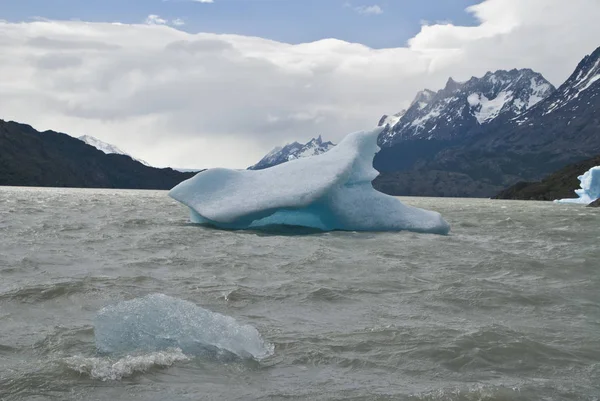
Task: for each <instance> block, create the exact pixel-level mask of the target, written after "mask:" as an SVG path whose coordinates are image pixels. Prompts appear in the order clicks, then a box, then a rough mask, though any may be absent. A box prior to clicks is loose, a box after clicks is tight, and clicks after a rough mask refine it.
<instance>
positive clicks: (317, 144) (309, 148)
mask: <svg viewBox="0 0 600 401" xmlns="http://www.w3.org/2000/svg"><path fill="white" fill-rule="evenodd" d="M334 146H335V144H333V143H332V142H323V138H321V135H319V136H318V137H317V138H313V139H311V140H310V141H308V142H307V143H305V144H304V145H302V144H300V143H298V142H293V143H290V144H287V145H285V146H284V147H277V148H275V149H273V150H272V151H270V152H269V153H268V154H267V155H266V156H265V157H263V158H262V159H261V160H260V161H259V162H258V163H256V164H255V165H254V166H250V167H248V170H262V169H265V168H268V167H273V166H276V165H278V164H281V163H285V162H288V161H290V160H294V159H300V158H303V157H309V156H316V155H320V154H321V153H325V152H327V151H328V150H330V149H331V148H333V147H334Z"/></svg>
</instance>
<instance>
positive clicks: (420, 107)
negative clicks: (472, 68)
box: [380, 69, 556, 146]
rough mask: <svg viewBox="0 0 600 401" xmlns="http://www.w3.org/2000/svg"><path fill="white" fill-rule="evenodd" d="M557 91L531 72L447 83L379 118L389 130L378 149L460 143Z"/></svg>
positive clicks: (500, 71)
mask: <svg viewBox="0 0 600 401" xmlns="http://www.w3.org/2000/svg"><path fill="white" fill-rule="evenodd" d="M555 90H556V89H555V88H554V86H552V84H551V83H550V82H548V81H547V80H546V79H545V78H544V77H543V76H542V75H541V74H539V73H537V72H534V71H532V70H530V69H521V70H517V69H513V70H510V71H504V70H498V71H496V72H494V73H492V72H488V73H487V74H485V76H483V77H482V78H476V77H472V78H471V79H469V80H468V81H466V82H462V83H461V82H456V81H454V80H453V79H452V78H450V79H449V80H448V82H447V84H446V86H445V88H444V89H441V90H439V91H438V92H433V91H431V90H428V89H426V90H424V91H421V92H419V93H418V94H417V96H416V97H415V99H414V100H413V102H412V103H411V105H410V107H409V108H408V110H406V112H401V113H399V114H397V115H396V118H395V119H394V118H389V117H387V116H384V118H382V119H381V121H380V125H385V124H388V125H389V129H388V130H387V131H386V132H384V134H383V135H382V137H381V138H380V144H381V146H392V145H394V144H396V143H398V142H400V141H403V140H413V139H439V140H455V139H464V138H466V137H468V136H470V135H473V134H475V133H477V132H480V131H481V130H482V127H483V126H485V125H486V124H489V123H490V122H492V121H493V120H496V119H498V118H499V117H502V118H506V119H509V118H513V117H515V116H517V115H519V114H521V113H523V112H525V111H526V110H528V109H530V108H532V107H533V106H534V105H536V104H537V103H538V102H540V101H541V100H543V99H545V98H547V97H548V96H550V95H551V94H552V93H553V92H554V91H555Z"/></svg>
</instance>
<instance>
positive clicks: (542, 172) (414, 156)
mask: <svg viewBox="0 0 600 401" xmlns="http://www.w3.org/2000/svg"><path fill="white" fill-rule="evenodd" d="M599 94H600V48H598V49H596V50H595V51H594V52H593V53H592V54H590V55H588V56H586V57H585V58H583V60H581V62H580V63H579V65H577V67H576V69H575V71H574V72H573V73H572V74H571V76H570V77H569V78H568V79H567V80H566V81H565V82H564V83H563V84H562V85H560V87H559V88H555V87H554V86H553V85H552V84H551V83H550V82H548V81H547V80H546V79H545V78H544V77H543V76H542V75H541V74H540V73H538V72H535V71H532V70H531V69H513V70H510V71H505V70H498V71H495V72H488V73H486V74H485V75H484V76H483V77H481V78H477V77H472V78H471V79H469V80H467V81H466V82H457V81H455V80H453V79H452V78H450V79H449V80H448V82H447V83H446V85H445V87H444V88H443V89H441V90H439V91H437V92H436V91H432V90H429V89H425V90H423V91H421V92H419V93H417V95H416V96H415V98H414V100H413V101H412V103H411V104H410V106H409V107H408V109H406V110H401V111H400V112H398V113H396V114H394V115H392V116H388V115H383V117H381V119H380V120H379V123H378V125H379V126H382V127H385V128H384V131H383V132H382V134H381V135H380V137H379V145H380V147H381V150H380V152H379V153H377V155H376V156H375V159H374V161H373V165H374V167H375V168H376V169H377V170H378V171H379V172H380V176H379V177H378V178H377V179H376V180H375V181H374V182H373V185H374V186H375V188H377V189H378V190H380V191H382V192H385V193H388V194H391V195H413V196H458V197H461V196H464V197H491V196H494V195H496V194H497V193H499V192H500V191H501V190H503V189H505V188H507V187H509V186H511V185H513V184H515V183H517V182H521V181H538V180H540V179H542V178H543V177H545V176H546V175H548V174H550V173H552V172H554V171H556V170H558V169H560V168H562V167H564V166H566V165H568V164H570V163H574V162H578V161H581V160H584V159H587V158H591V157H593V156H596V155H598V154H600V96H599ZM295 145H296V146H300V145H299V144H297V143H295ZM288 146H290V145H288ZM284 149H285V148H284ZM325 151H326V149H325ZM278 152H280V150H278V149H275V150H274V151H273V152H271V153H270V154H269V155H267V156H266V157H265V159H263V160H261V162H259V165H261V166H263V167H262V168H265V167H268V166H270V165H275V164H279V163H281V162H285V161H287V160H286V152H282V153H281V154H280V153H278ZM280 156H281V157H280ZM271 159H277V163H274V164H272V163H265V162H263V161H264V160H271ZM253 167H254V166H253Z"/></svg>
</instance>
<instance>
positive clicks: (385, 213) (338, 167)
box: [169, 127, 450, 234]
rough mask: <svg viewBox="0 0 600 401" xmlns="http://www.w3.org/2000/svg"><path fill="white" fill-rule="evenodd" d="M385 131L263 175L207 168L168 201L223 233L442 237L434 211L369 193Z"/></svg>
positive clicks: (443, 226) (443, 225)
mask: <svg viewBox="0 0 600 401" xmlns="http://www.w3.org/2000/svg"><path fill="white" fill-rule="evenodd" d="M383 129H384V128H382V127H380V128H376V129H374V130H372V131H361V132H355V133H353V134H349V135H348V136H346V138H344V140H343V141H341V142H340V144H339V145H337V146H336V147H335V148H333V149H331V150H330V151H329V152H327V153H324V154H321V155H318V156H313V157H309V158H304V159H298V160H292V161H290V162H287V163H284V164H280V165H278V166H275V167H271V168H268V169H265V170H260V171H237V170H228V169H223V168H215V169H210V170H206V171H204V172H201V173H199V174H197V175H196V176H194V177H192V178H190V179H189V180H186V181H184V182H182V183H181V184H179V185H177V186H176V187H175V188H173V189H172V190H171V191H170V192H169V195H170V196H171V197H172V198H174V199H176V200H178V201H179V202H181V203H183V204H184V205H186V206H188V207H189V208H190V209H191V215H192V221H193V222H195V223H201V224H210V225H214V226H217V227H220V228H227V229H247V228H260V227H266V226H278V225H289V226H303V227H309V228H314V229H319V230H324V231H329V230H352V231H399V230H410V231H416V232H424V233H436V234H447V233H448V232H449V231H450V226H449V225H448V223H447V222H446V221H445V220H444V219H443V218H442V216H441V215H440V214H439V213H437V212H432V211H427V210H423V209H418V208H415V207H411V206H406V205H404V204H402V203H401V202H400V201H399V200H398V199H396V198H394V197H392V196H388V195H385V194H382V193H380V192H377V191H376V190H374V189H373V186H372V184H371V181H373V179H375V177H377V175H378V173H377V171H376V170H375V169H374V168H373V157H374V156H375V153H376V152H377V151H378V150H379V147H378V146H377V137H378V135H379V134H380V133H381V131H382V130H383Z"/></svg>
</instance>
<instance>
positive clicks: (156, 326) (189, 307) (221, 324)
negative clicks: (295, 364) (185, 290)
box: [94, 294, 273, 360]
mask: <svg viewBox="0 0 600 401" xmlns="http://www.w3.org/2000/svg"><path fill="white" fill-rule="evenodd" d="M94 336H95V340H96V348H97V349H98V351H99V352H101V353H103V354H128V353H131V352H159V351H169V350H177V349H179V350H181V351H182V352H183V353H184V354H186V355H194V356H208V357H214V358H217V359H227V360H230V359H234V358H251V359H256V360H260V359H263V358H266V357H268V356H270V355H272V354H273V345H271V344H269V343H267V342H265V341H263V339H262V337H261V336H260V333H259V332H258V330H256V329H255V328H254V327H252V326H250V325H242V324H239V323H238V322H237V321H236V320H235V319H234V318H232V317H229V316H225V315H221V314H218V313H214V312H211V311H209V310H206V309H203V308H200V307H199V306H197V305H195V304H193V303H192V302H189V301H185V300H182V299H178V298H173V297H170V296H167V295H164V294H151V295H147V296H145V297H143V298H135V299H132V300H129V301H124V302H121V303H118V304H116V305H111V306H107V307H105V308H103V309H101V310H100V311H99V312H98V314H97V315H96V318H95V320H94Z"/></svg>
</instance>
